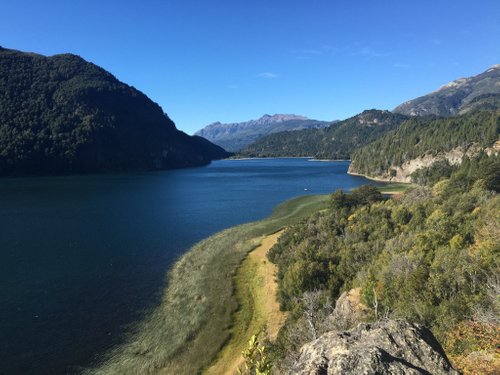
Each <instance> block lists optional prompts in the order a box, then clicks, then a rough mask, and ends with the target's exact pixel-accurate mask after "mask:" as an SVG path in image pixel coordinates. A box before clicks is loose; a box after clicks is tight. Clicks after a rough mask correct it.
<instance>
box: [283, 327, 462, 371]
mask: <svg viewBox="0 0 500 375" xmlns="http://www.w3.org/2000/svg"><path fill="white" fill-rule="evenodd" d="M291 374H294V375H313V374H314V375H319V374H321V375H337V374H338V375H341V374H342V375H345V374H401V375H404V374H436V375H440V374H443V375H444V374H457V372H456V371H455V370H453V368H452V367H451V364H450V362H449V361H448V358H447V357H446V355H445V353H444V351H443V349H442V347H441V345H440V344H439V343H438V342H437V341H436V339H435V338H434V336H433V334H432V332H430V331H429V330H428V329H426V328H425V327H423V326H420V325H417V324H410V323H408V322H405V321H394V320H388V321H381V322H377V323H373V324H365V323H363V324H360V325H358V326H357V327H356V328H353V329H351V330H349V331H346V332H341V333H339V332H328V333H326V334H324V335H322V336H321V337H319V338H318V339H317V340H314V341H312V342H310V343H307V344H306V345H304V346H303V347H302V349H301V351H300V357H299V359H298V361H297V362H296V363H295V365H294V367H293V369H292V371H291V372H290V375H291Z"/></svg>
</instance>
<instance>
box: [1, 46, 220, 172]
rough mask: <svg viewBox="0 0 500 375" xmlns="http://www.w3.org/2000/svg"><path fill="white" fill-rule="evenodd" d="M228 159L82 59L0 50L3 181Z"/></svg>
mask: <svg viewBox="0 0 500 375" xmlns="http://www.w3.org/2000/svg"><path fill="white" fill-rule="evenodd" d="M225 156H227V153H226V152H225V151H224V150H223V149H221V148H219V147H216V146H214V145H210V144H208V143H206V142H200V140H197V139H195V138H192V137H190V136H188V135H187V134H185V133H183V132H181V131H179V130H177V129H176V127H175V125H174V123H173V122H172V120H170V119H169V118H168V116H167V115H166V114H165V113H164V112H163V110H162V108H161V107H160V106H159V105H158V104H156V103H154V102H153V101H151V100H150V99H149V98H148V97H147V96H146V95H144V94H143V93H142V92H140V91H138V90H137V89H135V88H134V87H131V86H128V85H126V84H125V83H122V82H120V81H118V80H117V79H116V78H115V77H114V76H113V75H112V74H110V73H108V72H107V71H105V70H104V69H102V68H100V67H98V66H96V65H94V64H92V63H89V62H87V61H85V60H84V59H82V58H81V57H79V56H76V55H72V54H62V55H55V56H51V57H46V56H42V55H38V54H34V53H24V52H20V51H15V50H10V49H5V48H1V47H0V175H3V176H5V175H46V174H68V173H94V172H109V171H126V170H154V169H163V168H179V167H188V166H196V165H203V164H207V163H209V162H210V160H212V159H215V158H222V157H225Z"/></svg>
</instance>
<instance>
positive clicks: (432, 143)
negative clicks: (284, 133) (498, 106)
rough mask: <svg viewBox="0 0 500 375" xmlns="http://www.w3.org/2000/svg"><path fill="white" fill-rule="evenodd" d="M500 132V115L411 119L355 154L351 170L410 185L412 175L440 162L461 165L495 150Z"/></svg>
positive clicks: (492, 113)
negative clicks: (482, 151) (466, 158)
mask: <svg viewBox="0 0 500 375" xmlns="http://www.w3.org/2000/svg"><path fill="white" fill-rule="evenodd" d="M499 132H500V112H499V111H477V112H476V111H475V112H471V113H468V114H466V115H461V116H456V117H450V118H418V117H416V118H412V119H410V120H408V121H406V122H404V123H403V124H402V125H401V126H400V127H399V129H397V130H394V131H392V132H389V133H387V134H386V135H384V136H383V137H382V138H380V139H378V140H377V141H375V142H372V143H370V144H368V145H366V146H365V147H363V148H361V149H359V150H356V151H355V152H354V154H353V160H352V163H351V165H350V167H349V172H350V173H353V174H363V175H367V176H370V177H373V178H377V179H381V180H391V181H399V182H410V181H411V174H412V173H414V172H415V171H417V170H418V169H420V168H426V167H430V166H431V165H433V164H434V163H436V162H438V161H446V162H447V163H449V164H459V163H460V162H461V160H462V157H463V156H469V157H471V156H474V155H476V154H477V153H478V152H479V151H480V150H481V149H488V148H490V150H487V152H490V153H491V152H494V149H493V148H492V147H493V146H494V145H495V143H496V142H497V140H498V137H499Z"/></svg>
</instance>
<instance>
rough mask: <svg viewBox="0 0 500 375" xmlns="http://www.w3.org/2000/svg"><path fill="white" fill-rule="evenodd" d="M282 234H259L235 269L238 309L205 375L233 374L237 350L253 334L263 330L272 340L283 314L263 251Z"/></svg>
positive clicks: (238, 357) (272, 267)
mask: <svg viewBox="0 0 500 375" xmlns="http://www.w3.org/2000/svg"><path fill="white" fill-rule="evenodd" d="M282 233H283V230H281V231H279V232H277V233H274V234H271V235H269V236H265V237H263V238H262V240H261V244H260V245H259V246H258V247H257V248H256V249H255V250H253V251H252V252H250V253H249V254H248V256H247V257H246V258H245V260H244V261H243V262H242V264H241V266H240V268H239V269H238V271H237V274H236V277H235V286H236V295H237V297H238V302H239V304H240V309H239V310H238V311H237V312H236V313H235V316H234V327H233V330H232V332H231V339H230V340H229V342H228V343H227V345H226V346H225V347H224V348H223V349H222V351H221V352H220V355H219V356H218V358H217V359H216V361H215V363H214V364H213V365H212V366H210V367H209V368H208V370H207V371H206V372H205V374H207V375H219V374H225V375H233V374H237V372H238V367H239V366H241V365H242V364H243V357H242V355H241V352H242V351H243V350H244V349H246V346H247V343H248V341H249V340H250V338H251V337H252V336H253V335H255V334H258V333H259V332H263V331H265V332H266V333H267V337H268V338H269V339H270V340H271V341H274V340H275V339H276V337H277V335H278V332H279V330H280V328H281V327H282V326H283V324H284V322H285V319H286V313H285V312H282V311H280V308H279V303H278V300H277V289H278V284H277V282H276V279H275V275H276V272H277V267H276V266H275V265H274V264H273V263H271V262H269V261H268V260H267V253H268V252H269V250H270V249H271V248H272V247H273V246H274V244H276V243H277V242H278V239H279V236H280V235H281V234H282Z"/></svg>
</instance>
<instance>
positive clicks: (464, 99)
mask: <svg viewBox="0 0 500 375" xmlns="http://www.w3.org/2000/svg"><path fill="white" fill-rule="evenodd" d="M499 103H500V64H495V65H493V66H491V67H490V68H488V69H487V70H485V71H484V72H482V73H479V74H477V75H475V76H471V77H465V78H464V77H462V78H458V79H455V80H453V81H451V82H448V83H446V84H444V85H442V86H441V87H439V88H438V89H437V90H435V91H432V92H430V93H429V94H426V95H423V96H420V97H417V98H415V99H412V100H408V101H406V102H404V103H402V104H400V105H398V106H397V107H396V108H394V110H393V112H396V113H401V114H405V115H408V116H425V115H436V116H444V117H449V116H453V115H459V114H464V113H467V112H469V111H472V110H475V109H491V108H492V107H495V106H496V107H498V106H499Z"/></svg>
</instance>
